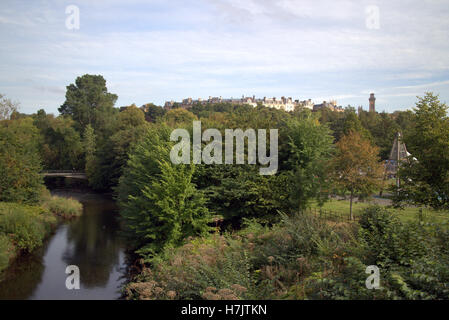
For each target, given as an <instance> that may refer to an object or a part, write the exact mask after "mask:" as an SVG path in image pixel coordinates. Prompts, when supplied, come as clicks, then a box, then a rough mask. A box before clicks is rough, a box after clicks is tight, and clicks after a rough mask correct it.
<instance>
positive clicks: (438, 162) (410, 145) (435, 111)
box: [395, 93, 449, 209]
mask: <svg viewBox="0 0 449 320" xmlns="http://www.w3.org/2000/svg"><path fill="white" fill-rule="evenodd" d="M414 111H415V126H414V127H413V128H412V129H411V130H410V131H409V132H408V133H407V134H406V135H405V136H404V141H405V144H406V146H407V149H408V151H409V152H410V153H411V154H412V156H410V157H409V159H408V161H405V162H403V163H401V164H400V169H399V177H400V179H401V186H400V187H399V189H397V190H396V191H397V192H396V197H395V203H396V204H400V203H401V202H405V203H407V202H411V203H413V204H417V205H426V206H430V207H433V208H435V209H448V208H449V117H448V114H447V111H448V106H447V105H446V104H445V103H442V102H440V101H439V99H438V96H437V95H434V94H433V93H426V94H425V96H424V97H418V102H417V103H416V108H414Z"/></svg>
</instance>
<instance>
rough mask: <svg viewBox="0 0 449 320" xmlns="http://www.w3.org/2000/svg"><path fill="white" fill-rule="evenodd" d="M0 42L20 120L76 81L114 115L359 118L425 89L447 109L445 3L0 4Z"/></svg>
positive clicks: (0, 59)
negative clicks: (204, 109) (188, 101)
mask: <svg viewBox="0 0 449 320" xmlns="http://www.w3.org/2000/svg"><path fill="white" fill-rule="evenodd" d="M68 5H76V6H77V7H78V8H79V10H80V28H79V30H69V29H67V28H66V23H65V22H66V19H67V17H68V15H67V14H66V13H65V10H66V6H68ZM373 5H374V6H377V8H379V28H378V29H373V28H368V27H367V23H366V21H367V19H369V18H370V17H369V16H368V14H367V12H366V11H365V10H366V8H367V7H368V6H373ZM0 37H1V40H2V41H1V43H2V45H1V50H0V93H3V94H5V95H6V96H7V97H8V98H11V99H12V100H15V101H18V102H20V111H21V112H25V113H32V112H35V111H37V110H38V109H40V108H44V109H45V110H47V111H48V112H52V113H57V108H58V107H59V106H60V105H61V104H62V103H63V102H64V100H65V87H66V86H67V85H69V84H70V83H73V82H74V80H75V78H76V77H77V76H80V75H83V74H86V73H89V74H101V75H103V76H104V77H105V78H106V80H107V86H108V89H109V91H110V92H113V93H115V94H117V95H118V96H119V99H118V101H117V104H116V106H117V107H118V106H124V105H130V104H132V103H135V104H137V105H142V104H144V103H148V102H153V103H156V104H159V105H161V104H163V103H164V102H165V101H166V100H180V99H182V98H185V97H193V98H198V97H202V98H207V97H209V96H223V97H241V96H242V95H245V96H246V95H248V96H252V95H256V96H257V97H264V96H267V97H273V96H276V97H280V96H286V97H293V98H295V99H301V100H303V99H309V98H310V99H312V100H314V101H315V102H317V103H319V102H322V101H323V100H330V99H336V100H337V101H338V104H340V105H343V106H346V105H348V104H351V105H353V106H358V105H362V106H364V108H365V109H367V106H368V97H369V93H370V92H375V94H376V97H377V101H376V109H377V110H378V111H382V110H386V111H389V112H391V111H394V110H404V109H407V108H411V107H413V106H414V103H415V102H416V96H417V95H423V94H424V92H425V91H433V92H436V93H439V94H440V98H441V100H442V101H445V102H449V41H448V40H449V3H448V1H438V0H416V1H415V0H409V1H376V0H371V1H363V0H362V1H347V0H339V1H328V0H314V1H299V0H298V1H296V0H241V1H236V0H193V1H188V0H187V1H179V0H170V1H160V0H154V1H152V0H147V1H141V0H128V1H116V0H109V1H103V0H93V1H92V0H90V1H87V0H82V1H75V0H74V1H39V0H36V1H8V0H2V1H1V2H0Z"/></svg>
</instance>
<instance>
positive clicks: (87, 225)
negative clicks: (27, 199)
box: [0, 195, 126, 299]
mask: <svg viewBox="0 0 449 320" xmlns="http://www.w3.org/2000/svg"><path fill="white" fill-rule="evenodd" d="M81 202H82V203H83V206H84V212H83V215H82V216H81V217H80V218H78V219H76V220H74V221H72V222H70V223H67V224H64V225H61V226H60V227H59V228H58V229H57V230H56V233H55V234H54V235H53V236H52V238H51V239H50V241H49V242H48V244H47V246H46V247H43V248H42V249H40V252H35V253H34V254H33V255H29V256H27V257H22V258H20V259H19V260H17V261H16V263H15V264H14V265H13V266H12V267H11V268H9V269H8V270H7V271H6V274H5V280H4V281H2V282H0V298H1V299H116V298H118V297H119V296H120V291H119V290H120V286H121V284H122V283H123V281H124V275H125V273H126V263H125V254H124V247H123V244H122V241H121V239H120V237H119V236H118V230H119V225H118V223H117V221H116V217H117V210H116V208H115V205H114V203H113V202H112V200H109V199H107V198H104V197H101V196H98V195H96V196H94V197H89V198H87V199H82V200H81ZM68 265H77V266H78V267H79V269H80V275H81V277H80V283H81V289H80V290H67V289H66V287H65V280H66V277H67V275H66V274H65V269H66V267H67V266H68Z"/></svg>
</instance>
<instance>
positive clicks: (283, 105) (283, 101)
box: [164, 96, 343, 111]
mask: <svg viewBox="0 0 449 320" xmlns="http://www.w3.org/2000/svg"><path fill="white" fill-rule="evenodd" d="M217 103H231V104H235V105H250V106H253V107H257V105H263V106H265V107H268V108H275V109H280V110H284V111H294V110H297V109H309V110H312V111H315V106H317V105H314V104H313V102H312V100H311V99H308V100H303V101H300V100H293V99H292V98H291V97H281V98H276V97H273V98H267V97H264V98H263V99H256V97H255V96H252V97H245V96H242V97H241V98H240V99H235V98H230V99H223V98H222V97H221V96H220V97H209V98H208V99H201V98H198V99H196V100H194V99H192V98H187V99H183V100H182V102H175V101H173V100H171V101H167V102H165V105H164V107H165V108H166V109H171V108H173V107H176V106H178V107H181V108H184V109H190V108H191V107H192V106H194V105H198V104H199V105H206V104H217ZM324 103H325V104H326V106H327V107H328V108H331V109H332V110H334V111H343V108H342V107H337V102H336V101H335V100H333V101H331V102H330V103H329V104H327V103H326V102H324ZM318 109H319V107H317V110H318Z"/></svg>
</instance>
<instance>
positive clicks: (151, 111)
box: [142, 103, 166, 122]
mask: <svg viewBox="0 0 449 320" xmlns="http://www.w3.org/2000/svg"><path fill="white" fill-rule="evenodd" d="M142 108H143V109H144V111H145V119H146V120H147V121H149V122H156V121H157V120H158V119H160V118H162V117H163V116H164V115H165V113H166V110H165V109H164V108H162V107H159V106H156V105H154V104H152V103H147V104H144V105H143V106H142Z"/></svg>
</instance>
